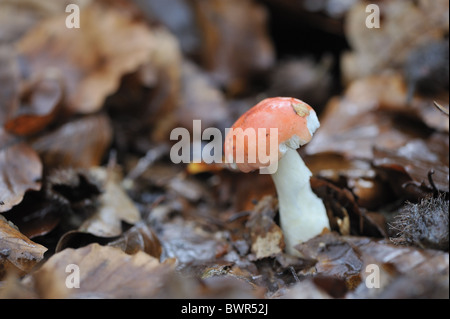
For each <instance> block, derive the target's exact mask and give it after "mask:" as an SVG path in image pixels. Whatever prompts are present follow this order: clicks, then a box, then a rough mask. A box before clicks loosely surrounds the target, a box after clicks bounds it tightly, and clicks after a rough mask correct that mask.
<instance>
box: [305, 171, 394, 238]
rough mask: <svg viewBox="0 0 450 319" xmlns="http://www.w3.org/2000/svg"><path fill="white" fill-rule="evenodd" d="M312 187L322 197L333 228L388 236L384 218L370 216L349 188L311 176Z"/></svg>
mask: <svg viewBox="0 0 450 319" xmlns="http://www.w3.org/2000/svg"><path fill="white" fill-rule="evenodd" d="M311 188H312V189H313V191H314V192H315V193H316V194H317V195H318V196H319V197H320V198H322V200H323V202H324V204H325V207H326V209H327V214H328V218H329V220H330V226H331V228H332V230H336V231H339V233H341V234H342V235H350V234H352V235H366V236H373V237H384V236H386V233H387V231H386V227H385V221H384V218H380V219H381V221H379V220H376V219H373V218H370V217H369V216H368V215H367V213H366V210H364V209H363V208H360V207H359V206H358V204H357V203H356V199H355V197H354V195H353V194H352V192H350V191H349V190H348V189H346V188H339V187H337V186H335V185H333V184H332V183H330V182H327V181H325V180H321V179H318V178H311Z"/></svg>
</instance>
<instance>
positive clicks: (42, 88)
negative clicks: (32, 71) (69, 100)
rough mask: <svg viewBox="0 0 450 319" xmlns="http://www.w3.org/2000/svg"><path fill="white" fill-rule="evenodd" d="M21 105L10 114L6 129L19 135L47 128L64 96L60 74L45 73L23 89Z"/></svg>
mask: <svg viewBox="0 0 450 319" xmlns="http://www.w3.org/2000/svg"><path fill="white" fill-rule="evenodd" d="M20 98H21V100H20V102H21V103H20V107H19V108H16V109H15V111H14V112H13V113H12V114H11V115H10V116H9V120H8V121H7V122H6V123H5V129H6V130H8V131H9V132H11V133H14V134H17V135H31V134H34V133H36V132H39V131H41V130H43V129H44V128H46V126H47V125H49V124H50V123H51V122H52V120H53V119H54V118H55V117H56V115H57V114H58V111H59V107H60V106H61V100H62V98H63V88H62V83H61V79H60V78H59V75H57V74H52V73H51V72H48V73H45V74H44V75H43V77H42V78H38V79H34V80H33V81H31V83H27V85H26V87H25V88H23V89H22V92H21V96H20Z"/></svg>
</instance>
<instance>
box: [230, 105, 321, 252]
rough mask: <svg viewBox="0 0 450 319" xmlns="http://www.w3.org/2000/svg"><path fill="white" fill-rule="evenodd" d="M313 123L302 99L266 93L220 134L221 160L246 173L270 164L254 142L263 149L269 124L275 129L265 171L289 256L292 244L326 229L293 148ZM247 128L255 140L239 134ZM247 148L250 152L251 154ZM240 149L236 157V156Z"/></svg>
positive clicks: (307, 172)
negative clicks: (223, 135) (274, 194)
mask: <svg viewBox="0 0 450 319" xmlns="http://www.w3.org/2000/svg"><path fill="white" fill-rule="evenodd" d="M319 126H320V123H319V120H318V118H317V115H316V112H315V111H314V110H313V109H312V108H311V106H309V105H308V104H306V103H304V102H303V101H300V100H298V99H295V98H291V97H275V98H267V99H265V100H263V101H261V102H259V103H258V104H257V105H255V106H254V107H253V108H251V109H250V110H248V111H247V112H246V113H244V114H243V115H242V116H241V117H240V118H239V119H238V120H237V121H236V122H235V123H234V125H233V127H232V130H231V131H230V132H228V134H227V136H226V138H225V145H224V148H225V158H226V162H227V163H230V164H231V165H230V166H231V167H235V168H237V169H239V170H240V171H242V172H245V173H247V172H250V171H253V170H256V169H261V168H262V167H265V168H268V167H270V165H272V164H273V162H270V161H267V160H266V161H265V162H263V161H262V160H261V158H260V157H259V156H258V154H259V153H258V147H261V146H266V150H267V145H268V144H269V143H270V142H271V141H273V140H271V139H270V134H273V132H275V131H274V130H270V129H277V131H276V132H277V140H276V143H277V145H276V146H277V148H276V150H277V151H276V154H275V155H273V154H270V155H269V158H270V159H272V160H273V161H277V162H276V164H277V168H276V169H275V170H273V171H271V172H270V173H271V176H272V180H273V181H274V183H275V187H276V190H277V195H278V202H279V214H280V224H281V228H282V230H283V234H284V240H285V244H286V252H287V253H288V254H292V255H298V251H297V250H296V249H295V246H296V245H298V244H300V243H302V242H304V241H307V240H308V239H310V238H312V237H314V236H316V235H318V234H321V233H322V232H323V231H324V229H330V225H329V221H328V216H327V213H326V209H325V206H324V204H323V202H322V200H321V199H320V198H319V197H317V196H316V194H315V193H314V192H313V191H312V190H311V185H310V177H311V175H312V173H311V171H310V170H309V169H308V167H306V165H305V163H304V162H303V160H302V158H301V157H300V155H299V153H298V152H297V148H299V147H300V146H302V145H304V144H306V143H308V142H309V141H310V140H311V138H312V136H313V134H314V132H315V131H316V130H317V129H318V128H319ZM247 129H251V130H254V131H255V132H258V133H256V134H255V135H256V145H255V140H253V141H251V139H250V138H248V136H249V135H247V139H244V138H243V137H242V136H240V135H244V134H245V132H248V131H246V130H247ZM258 129H259V130H258ZM261 129H265V130H261ZM238 141H241V143H237V142H238ZM242 141H244V142H242ZM261 141H262V142H261ZM240 152H241V153H240ZM251 152H255V153H256V158H255V156H253V157H252V154H250V153H251ZM242 153H243V154H244V156H242V158H241V157H238V156H237V155H238V154H242ZM266 155H267V153H266ZM251 159H254V160H251Z"/></svg>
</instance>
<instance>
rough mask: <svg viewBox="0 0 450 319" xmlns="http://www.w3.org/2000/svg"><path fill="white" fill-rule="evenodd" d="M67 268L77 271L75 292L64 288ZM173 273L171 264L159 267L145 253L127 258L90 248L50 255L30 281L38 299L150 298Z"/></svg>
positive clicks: (110, 250)
mask: <svg viewBox="0 0 450 319" xmlns="http://www.w3.org/2000/svg"><path fill="white" fill-rule="evenodd" d="M69 264H74V265H77V266H78V267H79V270H80V287H79V288H78V289H70V288H67V286H66V279H67V276H68V273H67V272H66V267H67V266H68V265H69ZM173 273H174V263H173V261H172V260H167V261H165V262H164V263H160V262H159V261H158V259H156V258H154V257H151V256H149V255H147V254H146V253H144V252H137V253H136V254H134V255H128V254H126V253H124V252H123V251H122V250H120V249H118V248H115V247H108V246H100V245H98V244H91V245H89V246H86V247H82V248H78V249H72V248H68V249H65V250H63V251H61V252H59V253H57V254H55V255H53V256H52V257H51V258H50V259H49V260H48V261H46V262H45V263H44V264H43V265H42V267H41V268H40V269H39V270H38V271H36V272H34V273H33V278H34V280H35V283H36V290H37V291H38V293H39V295H40V297H41V298H69V297H71V298H86V297H89V296H90V297H98V298H152V297H154V296H155V295H156V294H157V293H158V292H159V290H160V289H161V287H163V285H164V283H165V282H166V281H167V278H168V276H171V275H173ZM118 287H120V289H118Z"/></svg>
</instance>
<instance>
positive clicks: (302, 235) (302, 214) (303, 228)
mask: <svg viewBox="0 0 450 319" xmlns="http://www.w3.org/2000/svg"><path fill="white" fill-rule="evenodd" d="M311 175H312V173H311V171H310V170H309V169H308V167H306V165H305V163H304V162H303V159H302V158H301V157H300V155H299V154H298V153H297V151H296V150H295V149H292V148H290V147H287V150H286V153H285V154H284V156H283V157H282V158H281V159H280V161H279V162H278V169H277V171H276V172H275V173H274V174H272V175H271V176H272V179H273V181H274V183H275V187H276V190H277V194H278V205H279V212H280V224H281V228H282V230H283V234H284V240H285V243H286V252H287V253H288V254H292V255H298V254H299V253H298V251H297V250H296V249H295V248H294V247H295V246H296V245H298V244H300V243H302V242H304V241H307V240H308V239H310V238H312V237H314V236H316V235H318V234H320V233H322V231H323V229H324V228H328V229H330V224H329V221H328V216H327V212H326V209H325V206H324V204H323V202H322V200H321V199H320V198H319V197H317V196H316V194H315V193H314V192H313V191H312V190H311V184H310V177H311Z"/></svg>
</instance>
